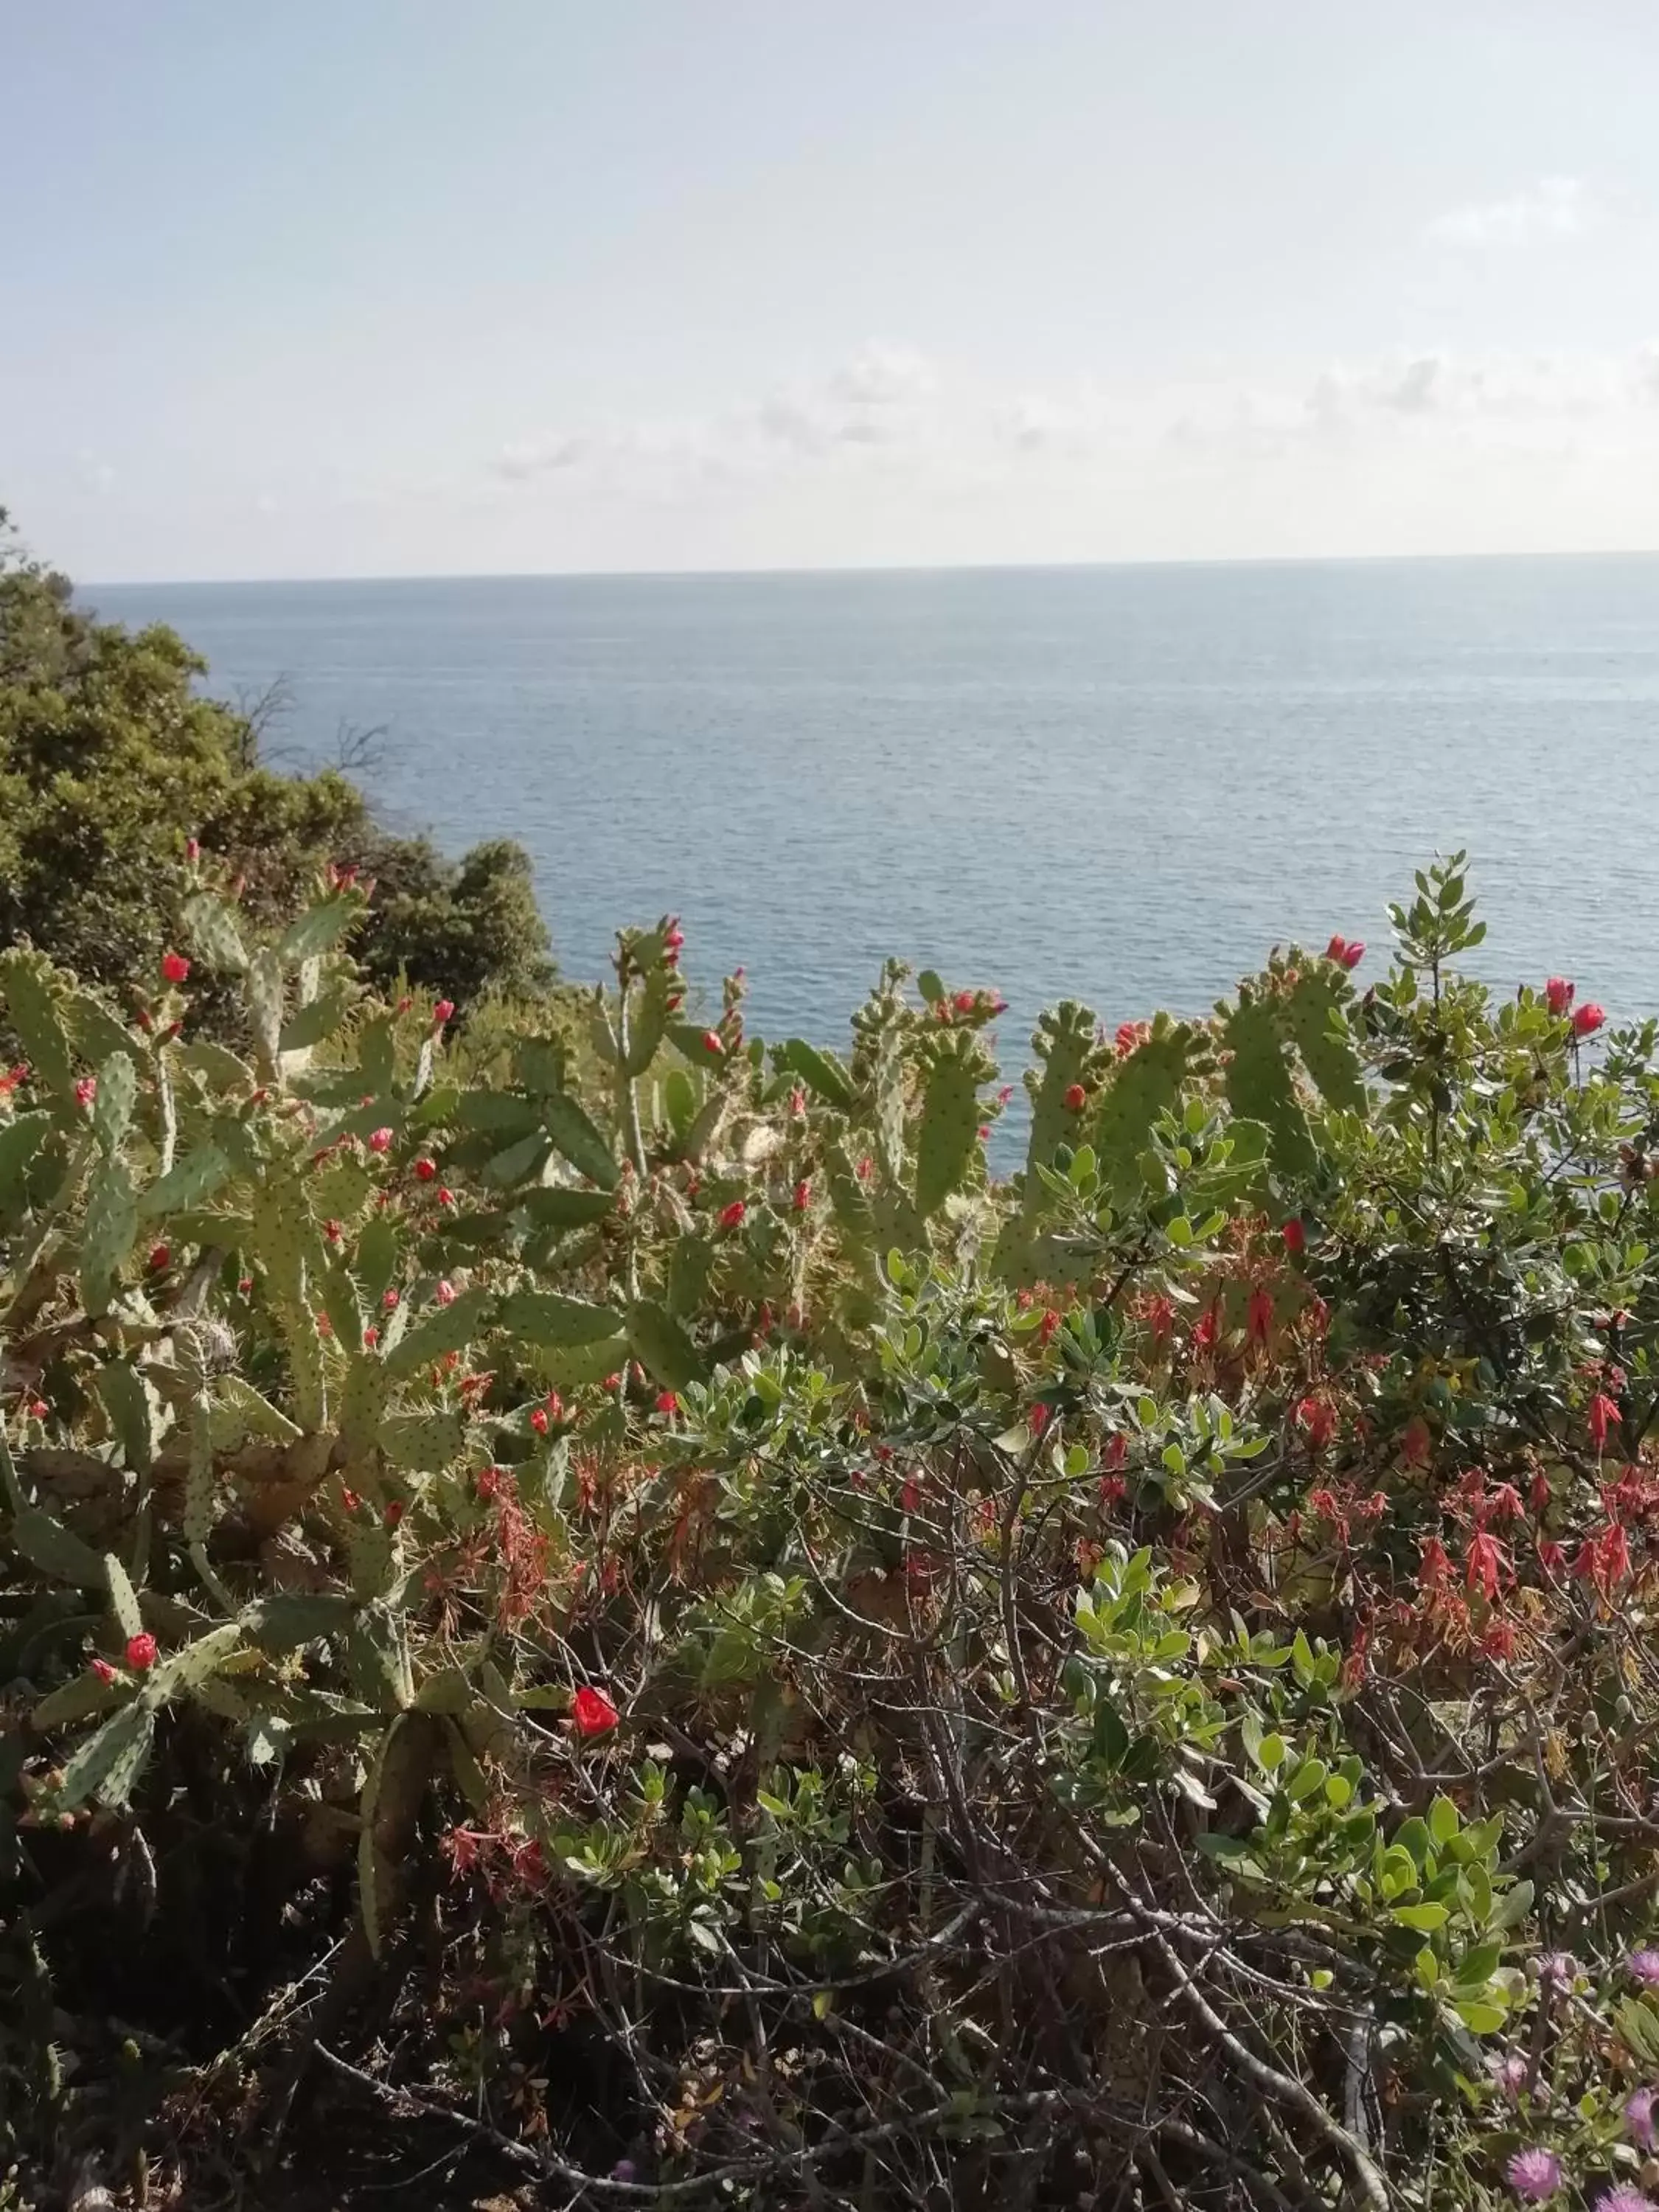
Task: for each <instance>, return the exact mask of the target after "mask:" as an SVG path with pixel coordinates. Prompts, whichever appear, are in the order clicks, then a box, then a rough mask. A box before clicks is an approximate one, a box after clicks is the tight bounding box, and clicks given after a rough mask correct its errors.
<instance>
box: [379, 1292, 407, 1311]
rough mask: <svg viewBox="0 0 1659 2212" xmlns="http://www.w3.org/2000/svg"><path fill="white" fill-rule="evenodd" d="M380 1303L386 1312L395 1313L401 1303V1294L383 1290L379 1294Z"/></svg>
mask: <svg viewBox="0 0 1659 2212" xmlns="http://www.w3.org/2000/svg"><path fill="white" fill-rule="evenodd" d="M380 1304H381V1305H382V1306H383V1307H384V1308H385V1309H386V1312H387V1313H395V1312H396V1311H397V1310H398V1307H399V1306H400V1305H401V1304H403V1297H402V1294H401V1293H400V1292H399V1291H391V1290H388V1291H382V1292H381V1294H380Z"/></svg>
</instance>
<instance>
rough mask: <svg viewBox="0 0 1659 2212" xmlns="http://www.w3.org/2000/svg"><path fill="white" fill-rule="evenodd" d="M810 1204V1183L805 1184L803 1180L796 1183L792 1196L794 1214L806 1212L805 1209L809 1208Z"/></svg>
mask: <svg viewBox="0 0 1659 2212" xmlns="http://www.w3.org/2000/svg"><path fill="white" fill-rule="evenodd" d="M811 1203H812V1186H811V1183H810V1182H805V1180H803V1181H802V1182H798V1183H797V1184H796V1185H795V1195H794V1208H795V1211H796V1212H797V1213H805V1211H806V1209H807V1207H808V1206H811Z"/></svg>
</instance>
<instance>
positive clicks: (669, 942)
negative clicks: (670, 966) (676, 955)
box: [662, 921, 685, 952]
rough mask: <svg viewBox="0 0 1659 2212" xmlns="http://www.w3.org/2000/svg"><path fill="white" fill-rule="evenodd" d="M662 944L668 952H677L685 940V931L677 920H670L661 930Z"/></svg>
mask: <svg viewBox="0 0 1659 2212" xmlns="http://www.w3.org/2000/svg"><path fill="white" fill-rule="evenodd" d="M662 941H663V944H664V945H665V948H666V950H667V951H670V952H678V951H679V949H680V947H681V946H682V945H684V942H685V932H684V930H683V929H682V928H681V927H680V926H679V924H678V921H671V922H670V923H669V925H668V927H667V928H666V929H665V931H664V932H663V939H662Z"/></svg>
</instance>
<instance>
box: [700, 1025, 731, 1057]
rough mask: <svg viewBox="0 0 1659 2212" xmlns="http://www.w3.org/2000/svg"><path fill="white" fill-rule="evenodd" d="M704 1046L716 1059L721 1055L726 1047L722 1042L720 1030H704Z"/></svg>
mask: <svg viewBox="0 0 1659 2212" xmlns="http://www.w3.org/2000/svg"><path fill="white" fill-rule="evenodd" d="M702 1048H703V1050H704V1051H705V1052H707V1053H712V1054H714V1058H715V1059H716V1060H718V1059H719V1058H720V1056H721V1054H723V1053H724V1052H725V1050H726V1047H725V1046H724V1045H723V1044H722V1043H721V1042H720V1031H719V1030H704V1031H703V1033H702Z"/></svg>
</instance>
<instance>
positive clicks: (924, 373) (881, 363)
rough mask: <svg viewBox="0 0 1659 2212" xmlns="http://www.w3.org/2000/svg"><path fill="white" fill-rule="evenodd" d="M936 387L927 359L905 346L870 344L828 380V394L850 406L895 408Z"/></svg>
mask: <svg viewBox="0 0 1659 2212" xmlns="http://www.w3.org/2000/svg"><path fill="white" fill-rule="evenodd" d="M938 389H939V375H938V372H937V371H936V370H935V369H934V368H933V364H932V362H928V361H926V360H924V359H923V357H922V356H921V354H919V353H915V352H913V351H912V350H911V349H910V348H909V347H908V346H895V345H879V344H876V343H871V344H869V345H866V347H865V348H864V349H863V350H862V351H861V352H860V353H857V354H855V355H854V356H853V358H852V360H851V361H848V362H843V363H842V366H841V368H838V369H837V370H836V373H835V374H834V375H833V376H832V377H831V378H830V379H829V393H830V397H831V398H835V399H840V400H845V401H846V402H847V403H848V404H849V405H851V406H854V407H899V406H904V405H908V404H911V403H912V402H914V401H915V400H919V399H929V398H932V397H933V393H934V392H937V390H938Z"/></svg>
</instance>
